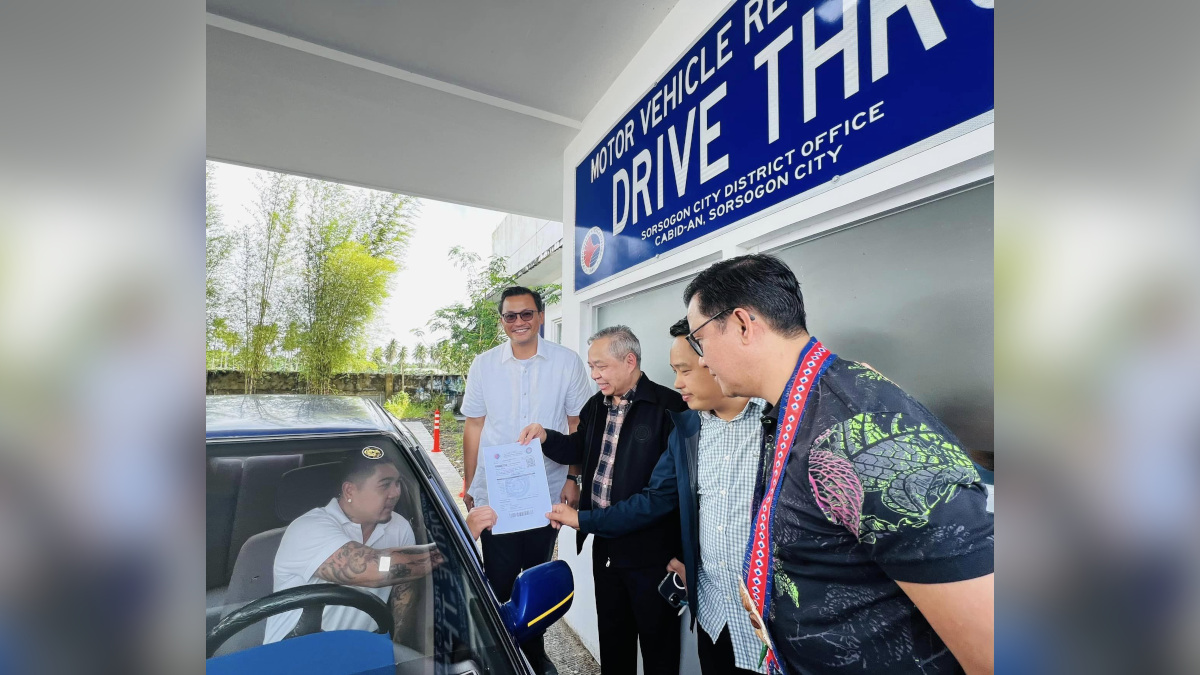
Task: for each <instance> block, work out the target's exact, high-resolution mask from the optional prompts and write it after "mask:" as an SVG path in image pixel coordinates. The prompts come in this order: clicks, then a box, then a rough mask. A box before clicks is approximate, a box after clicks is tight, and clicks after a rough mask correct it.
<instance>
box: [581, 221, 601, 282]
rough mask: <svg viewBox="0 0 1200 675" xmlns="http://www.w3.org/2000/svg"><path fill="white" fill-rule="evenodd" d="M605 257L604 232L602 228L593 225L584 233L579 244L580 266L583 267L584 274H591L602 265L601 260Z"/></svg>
mask: <svg viewBox="0 0 1200 675" xmlns="http://www.w3.org/2000/svg"><path fill="white" fill-rule="evenodd" d="M603 259H604V233H603V232H601V231H600V228H598V227H593V228H592V229H590V230H588V231H587V234H586V235H584V237H583V242H582V243H581V244H580V246H579V266H580V267H582V268H583V272H584V274H591V273H592V272H595V271H596V268H598V267H600V261H601V260H603Z"/></svg>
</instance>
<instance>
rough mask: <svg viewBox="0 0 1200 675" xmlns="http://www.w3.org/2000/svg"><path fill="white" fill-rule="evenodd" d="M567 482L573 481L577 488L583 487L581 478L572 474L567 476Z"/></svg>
mask: <svg viewBox="0 0 1200 675" xmlns="http://www.w3.org/2000/svg"><path fill="white" fill-rule="evenodd" d="M567 480H572V481H575V484H576V485H578V486H579V487H581V488H582V487H583V476H576V475H574V474H567Z"/></svg>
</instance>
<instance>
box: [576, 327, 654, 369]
mask: <svg viewBox="0 0 1200 675" xmlns="http://www.w3.org/2000/svg"><path fill="white" fill-rule="evenodd" d="M600 338H609V342H608V351H609V352H610V353H611V354H612V355H613V356H614V357H616V358H618V359H624V358H625V355H626V354H633V358H634V363H635V365H637V366H638V367H639V368H640V367H641V365H642V343H641V342H639V341H638V339H637V336H636V335H634V334H633V331H632V330H630V329H629V326H609V327H608V328H601V329H600V330H598V331H596V334H595V335H593V336H592V337H590V338H588V344H589V345H590V344H592V343H593V342H595V341H596V340H599V339H600Z"/></svg>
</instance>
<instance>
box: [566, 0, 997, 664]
mask: <svg viewBox="0 0 1200 675" xmlns="http://www.w3.org/2000/svg"><path fill="white" fill-rule="evenodd" d="M728 6H729V3H728V2H727V1H726V0H680V2H679V3H678V4H677V5H676V6H675V7H674V8H673V9H672V10H671V12H670V13H669V14H668V15H667V17H666V19H665V20H664V21H663V22H662V23H661V24H660V25H659V26H658V28H657V29H656V30H655V31H654V33H653V34H652V35H651V37H650V39H649V40H648V41H647V42H646V43H645V44H644V45H643V47H642V48H641V49H640V50H639V51H638V53H637V54H636V55H635V56H634V58H633V60H632V61H630V63H629V65H628V66H627V67H626V68H625V70H624V71H623V72H622V73H621V75H620V76H619V77H618V78H617V79H616V81H614V82H613V84H612V86H611V87H610V88H609V89H608V91H607V92H606V93H605V95H604V96H603V97H602V98H601V100H600V101H599V102H598V103H597V105H596V106H595V107H594V108H593V109H592V111H591V112H590V113H589V114H588V115H587V117H586V118H585V119H584V122H583V128H582V129H581V131H580V132H579V134H578V135H577V136H576V138H575V139H574V140H573V141H572V142H571V143H570V145H569V146H568V147H567V150H566V152H565V153H564V155H563V256H562V279H563V301H562V318H563V336H562V342H563V344H564V345H567V346H570V347H574V348H576V349H577V351H579V353H580V354H586V347H587V345H586V338H587V337H588V336H589V335H590V334H591V333H592V332H594V330H595V329H596V328H597V314H598V308H599V307H600V306H601V305H604V304H605V303H611V302H614V301H618V300H621V299H627V298H630V297H631V296H633V295H635V294H638V293H641V292H645V291H649V290H652V289H657V288H659V287H662V286H665V285H668V284H671V283H672V282H676V281H679V280H682V279H686V278H688V277H690V276H692V275H694V274H695V273H696V272H698V271H700V270H701V269H703V268H704V267H706V266H707V265H709V264H711V263H712V262H714V261H716V260H720V259H724V258H728V257H734V256H737V255H742V254H745V253H755V252H769V251H774V250H777V249H780V248H782V247H785V246H787V245H788V244H792V243H795V242H797V241H799V240H802V239H805V238H807V237H811V236H813V235H815V234H818V233H820V232H824V231H827V230H832V229H835V228H838V227H840V226H842V225H845V224H848V223H853V222H856V221H861V220H864V219H867V218H870V217H873V216H875V215H878V214H880V213H883V212H887V211H889V210H892V209H897V208H901V207H904V206H906V205H910V204H912V203H914V202H918V201H921V200H923V199H927V198H930V197H934V196H936V195H940V194H944V193H946V192H948V191H952V190H955V189H957V188H961V187H963V186H966V185H970V184H972V183H978V182H981V181H986V180H988V179H990V178H991V177H993V176H994V173H995V169H994V164H993V151H994V147H995V142H994V124H991V123H988V124H986V125H984V126H982V127H981V128H977V129H974V130H973V131H969V132H968V133H965V134H963V135H960V136H957V137H956V138H951V139H950V140H946V141H945V142H941V143H940V144H937V145H933V144H932V143H927V144H926V146H932V147H928V149H926V150H924V151H923V152H919V153H917V154H915V155H911V156H908V157H906V158H904V159H900V160H899V161H896V162H894V163H892V164H890V165H887V166H883V167H882V168H878V169H875V170H874V171H872V172H869V173H865V172H864V173H865V175H860V176H857V177H855V176H853V175H851V176H850V177H849V179H847V180H845V181H843V182H841V183H840V184H835V185H832V186H830V187H829V188H828V189H826V190H825V191H823V192H821V193H820V194H817V195H815V196H812V197H809V198H807V199H804V200H803V201H800V202H798V203H795V204H792V205H790V206H786V207H784V208H780V209H777V210H774V211H768V212H767V213H765V214H759V215H757V216H750V217H749V218H747V219H745V220H743V221H740V222H737V223H734V224H733V225H730V226H727V227H725V228H723V229H721V230H719V231H717V232H714V233H712V234H711V235H709V236H707V237H704V238H701V239H699V240H697V241H695V242H691V243H689V244H686V245H684V246H681V247H680V248H678V249H675V250H673V251H670V252H667V253H664V254H663V255H662V256H660V257H658V258H655V259H653V260H651V261H647V262H646V263H643V264H642V265H640V266H637V267H634V268H632V269H630V270H627V271H626V272H624V273H621V274H618V275H615V276H613V277H611V278H609V279H607V280H605V281H603V282H600V283H597V284H594V285H592V286H590V287H588V288H587V289H585V290H584V291H583V292H579V293H576V292H575V290H574V286H573V280H574V278H575V272H574V268H575V258H576V256H577V255H578V249H577V246H576V243H575V167H576V166H577V165H578V164H579V163H580V162H581V161H583V160H584V159H585V158H586V156H587V154H588V152H589V151H590V150H591V149H592V148H593V147H594V146H595V145H596V144H597V143H599V142H601V141H602V140H603V139H604V137H605V135H606V134H607V133H608V131H609V130H610V129H611V128H612V126H613V125H614V124H615V123H616V122H617V121H618V120H619V119H620V118H621V117H623V116H624V115H625V114H626V113H627V111H628V110H629V108H630V107H631V106H632V105H633V104H635V103H636V102H637V101H638V100H639V99H640V98H641V97H642V96H643V95H644V94H645V93H646V92H647V91H648V90H649V89H650V87H651V86H653V85H654V83H655V82H656V81H657V80H658V78H659V77H660V76H662V74H663V73H665V72H666V70H667V69H668V68H669V67H671V65H672V64H674V63H675V61H676V60H677V59H678V58H679V56H680V55H681V54H683V53H684V52H685V51H686V50H687V49H688V48H689V47H690V46H691V45H692V43H693V42H694V41H695V40H696V38H697V37H698V36H700V35H702V34H703V33H704V31H705V30H706V29H707V28H708V26H710V25H711V24H712V22H713V21H714V20H715V19H716V18H717V17H718V16H719V15H720V14H721V13H722V12H723V11H724V10H725V9H726V8H727V7H728ZM954 135H955V134H954V133H949V134H945V135H944V136H945V137H947V138H949V137H950V136H954ZM938 140H941V139H938ZM881 163H882V162H881ZM681 307H682V303H681ZM614 309H616V308H615V307H614ZM606 313H609V314H611V312H606ZM681 315H682V314H681ZM614 316H615V314H614ZM668 325H669V324H668ZM647 338H649V336H647ZM651 339H652V338H651ZM648 341H649V340H647V339H644V340H643V342H648ZM574 541H575V537H574V531H572V530H569V529H568V528H563V531H562V534H560V537H559V556H560V558H562V559H563V560H566V561H567V562H568V563H569V564H570V565H571V567H572V570H573V572H574V575H575V585H576V596H575V601H574V604H573V605H572V608H571V610H570V612H568V613H567V616H566V619H567V622H568V623H569V624H570V625H571V626H572V628H573V629H574V630H575V631H576V633H578V634H579V636H580V638H581V639H582V640H583V642H584V644H585V645H587V647H588V648H589V649H590V650H591V651H592V653H593V654H598V653H599V641H598V639H597V637H596V613H595V611H596V610H595V597H594V593H593V591H592V584H591V578H592V575H591V559H590V545H589V546H588V547H587V548H585V549H584V551H583V555H580V556H576V555H575V554H574V551H575V544H574ZM589 541H590V540H589ZM685 618H686V615H685ZM685 635H686V633H685ZM687 652H688V649H687V648H686V647H685V654H687ZM695 665H696V664H695V661H694V656H692V657H691V660H690V661H689V660H685V661H684V662H683V663H682V665H681V672H692V670H690V669H689V668H694V667H695Z"/></svg>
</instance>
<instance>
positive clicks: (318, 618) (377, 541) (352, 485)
mask: <svg viewBox="0 0 1200 675" xmlns="http://www.w3.org/2000/svg"><path fill="white" fill-rule="evenodd" d="M399 499H400V471H399V469H397V468H396V465H395V464H393V463H392V462H391V461H390V460H388V459H387V458H386V456H385V454H384V452H383V450H382V449H380V448H377V447H375V446H368V447H365V448H363V449H362V450H361V451H360V452H357V453H355V454H354V455H352V456H351V457H349V458H348V459H346V460H344V462H343V467H342V471H341V489H340V492H339V494H338V496H337V497H334V498H333V499H331V500H329V503H328V504H326V505H325V506H323V507H319V508H315V509H313V510H311V511H309V512H308V513H305V514H304V515H302V516H300V517H299V518H297V519H296V520H294V521H292V523H291V524H290V525H288V527H287V530H285V531H284V533H283V539H282V540H281V541H280V543H279V551H278V552H277V553H276V554H275V568H274V573H275V587H274V590H275V591H276V592H278V591H282V590H286V589H289V588H294V587H296V586H302V585H304V584H321V583H331V584H342V585H344V586H350V587H352V588H355V589H357V590H360V591H362V592H363V593H371V594H374V595H376V596H378V597H379V599H380V600H383V601H384V602H387V603H388V604H389V606H390V607H391V609H392V614H393V616H394V617H395V619H396V629H397V630H398V629H399V628H400V626H401V625H402V624H403V622H404V620H405V619H406V618H407V617H408V612H409V609H410V607H411V604H412V600H413V597H414V595H415V590H416V587H415V585H414V584H413V582H414V581H416V580H418V579H420V578H422V577H424V576H425V575H427V574H429V572H430V570H432V569H433V567H434V566H436V565H438V564H439V563H440V562H441V554H440V553H439V552H438V550H437V549H436V548H435V547H433V546H432V545H427V546H416V545H414V544H415V539H414V537H413V529H412V526H411V525H409V523H408V521H407V520H405V519H404V517H403V516H401V515H400V514H398V513H394V512H393V511H392V509H393V508H394V507H395V506H396V502H397V501H398V500H399ZM389 594H390V596H391V597H390V599H389ZM319 610H320V608H319V607H317V608H313V609H311V610H299V609H295V610H292V611H290V612H285V613H283V614H277V615H275V616H272V617H270V618H268V619H267V626H266V630H265V637H264V639H263V642H264V643H269V642H278V641H279V640H283V639H285V638H289V637H295V636H297V635H306V634H308V633H315V632H317V631H319V630H327V631H329V630H366V631H374V630H376V629H377V628H378V627H377V626H376V624H375V621H374V620H372V619H371V617H369V616H367V615H366V614H365V613H364V612H362V611H360V610H357V609H354V608H352V607H344V606H328V607H325V608H324V611H323V612H319ZM302 614H303V616H302Z"/></svg>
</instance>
